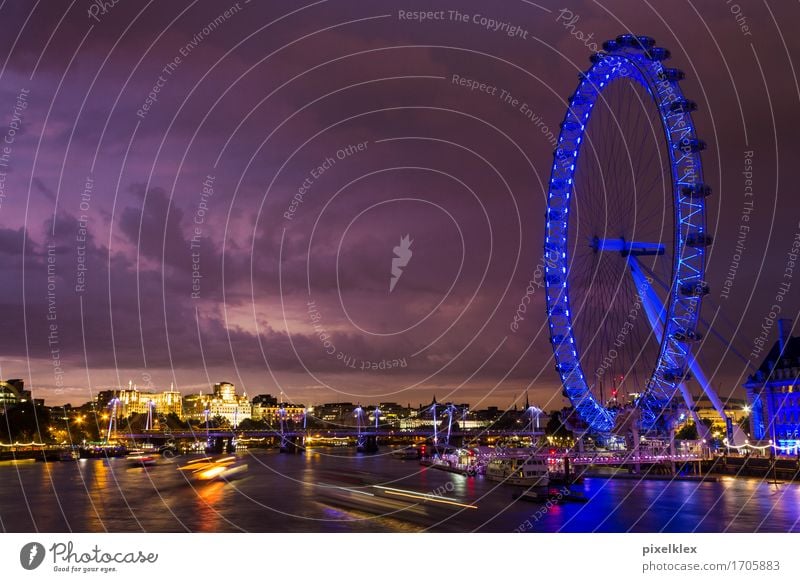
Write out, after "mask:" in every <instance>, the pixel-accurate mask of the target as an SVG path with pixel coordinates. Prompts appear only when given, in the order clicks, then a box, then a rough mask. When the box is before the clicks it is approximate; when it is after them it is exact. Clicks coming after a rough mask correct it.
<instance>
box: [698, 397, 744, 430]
mask: <svg viewBox="0 0 800 582" xmlns="http://www.w3.org/2000/svg"><path fill="white" fill-rule="evenodd" d="M694 402H695V412H697V416H698V417H699V418H700V420H704V421H711V428H712V430H719V431H720V432H723V433H724V432H725V431H726V430H727V424H726V422H725V419H723V418H721V417H720V415H719V413H718V412H717V409H716V408H714V406H713V405H712V404H711V401H710V400H709V398H708V396H706V395H705V394H703V395H702V396H698V397H696V398H695V401H694ZM723 404H724V406H725V408H724V411H725V416H726V417H728V418H730V419H731V420H732V421H733V424H737V425H738V424H741V422H742V420H744V419H745V418H746V417H747V407H746V404H747V403H746V402H745V401H744V400H741V399H739V398H728V399H727V400H724V401H723Z"/></svg>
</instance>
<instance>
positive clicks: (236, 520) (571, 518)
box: [0, 449, 800, 532]
mask: <svg viewBox="0 0 800 582" xmlns="http://www.w3.org/2000/svg"><path fill="white" fill-rule="evenodd" d="M239 455H240V456H241V457H243V458H244V459H246V460H247V462H248V465H249V467H248V472H247V474H246V476H245V477H244V478H241V479H237V480H235V481H231V482H207V483H202V484H199V485H196V484H192V483H190V482H188V481H187V479H186V477H185V475H184V473H182V472H180V471H178V470H177V467H178V465H179V464H181V463H183V462H185V461H187V460H189V459H190V458H191V457H176V458H175V459H171V460H170V459H160V460H159V463H158V464H157V465H156V466H153V467H150V468H147V469H144V468H131V467H130V466H129V464H128V463H127V462H126V461H125V460H124V459H111V460H81V461H76V462H72V463H70V462H60V463H36V462H19V463H11V462H5V463H0V528H1V529H2V530H3V531H5V532H37V531H38V532H69V531H71V532H106V531H108V532H136V531H148V532H237V531H249V532H418V531H446V532H468V531H480V532H514V531H532V532H627V531H633V532H797V531H800V484H797V483H793V484H780V485H774V484H770V483H768V482H765V481H762V480H759V479H737V478H732V477H719V481H717V482H702V483H698V482H686V481H671V482H664V481H646V480H645V481H637V480H621V479H599V478H588V479H586V480H585V481H584V482H583V483H581V484H579V485H574V486H573V491H575V492H577V493H580V494H583V495H584V496H585V498H586V499H587V501H586V502H584V503H579V502H563V503H557V504H550V505H543V504H541V503H534V502H530V501H517V500H515V499H514V498H513V497H512V494H513V493H515V492H519V491H520V489H519V488H517V487H513V486H509V485H503V484H498V483H494V482H490V481H488V480H486V479H485V478H484V477H463V476H461V475H455V474H451V473H445V472H442V471H439V470H436V469H428V468H425V467H422V466H420V465H419V464H418V463H417V462H416V461H402V460H398V459H394V458H391V457H390V456H389V455H388V454H376V455H357V454H355V453H354V452H353V451H352V450H346V449H319V450H312V451H309V452H307V453H306V454H304V455H286V454H280V453H278V452H277V451H251V452H245V453H239ZM337 476H338V477H341V478H343V479H351V480H353V481H358V480H359V479H363V478H364V477H367V480H368V481H369V482H370V483H372V484H377V485H381V486H384V487H391V488H392V489H396V491H394V492H393V494H394V495H396V496H399V497H401V498H402V499H406V498H408V494H409V492H411V493H412V494H413V493H414V492H417V493H422V494H425V493H434V494H437V495H440V496H442V497H443V498H446V499H447V500H452V501H453V503H447V504H446V505H443V506H442V507H438V506H437V507H436V510H435V511H430V510H428V509H427V508H426V507H424V508H422V509H419V507H420V506H416V508H417V509H415V510H414V511H411V510H409V511H393V510H392V508H391V507H390V508H388V509H387V507H386V506H385V505H381V504H378V503H377V502H374V499H373V498H370V497H368V496H367V495H366V494H365V495H355V494H350V493H348V495H353V496H355V497H357V498H358V503H357V504H356V505H353V504H352V503H341V502H340V501H339V500H337V499H336V498H335V497H332V496H330V495H327V492H329V491H330V490H331V489H330V487H329V486H327V487H326V485H327V484H329V483H331V482H333V481H335V480H336V478H337ZM356 476H357V478H356ZM403 492H406V493H403ZM409 499H410V501H408V503H411V504H414V503H416V502H415V501H414V500H413V498H409ZM395 503H396V502H395ZM465 506H470V507H465Z"/></svg>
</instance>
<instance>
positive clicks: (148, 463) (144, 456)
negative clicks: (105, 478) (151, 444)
mask: <svg viewBox="0 0 800 582" xmlns="http://www.w3.org/2000/svg"><path fill="white" fill-rule="evenodd" d="M125 460H126V461H128V465H129V466H131V467H152V466H153V465H155V464H156V457H155V455H153V454H151V453H148V452H146V451H144V450H142V449H134V450H131V451H129V452H128V456H127V457H125Z"/></svg>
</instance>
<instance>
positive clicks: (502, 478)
mask: <svg viewBox="0 0 800 582" xmlns="http://www.w3.org/2000/svg"><path fill="white" fill-rule="evenodd" d="M486 478H487V479H489V480H490V481H497V482H499V483H506V484H508V485H522V486H525V487H547V485H549V484H550V474H549V471H548V468H547V460H546V459H544V458H542V457H537V456H533V455H530V456H513V455H508V456H496V457H494V458H493V459H492V460H491V461H489V463H488V465H486Z"/></svg>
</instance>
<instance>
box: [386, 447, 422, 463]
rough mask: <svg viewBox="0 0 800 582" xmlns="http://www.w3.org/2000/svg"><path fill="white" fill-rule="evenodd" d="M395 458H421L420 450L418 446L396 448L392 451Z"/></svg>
mask: <svg viewBox="0 0 800 582" xmlns="http://www.w3.org/2000/svg"><path fill="white" fill-rule="evenodd" d="M391 455H392V457H394V458H395V459H415V460H416V459H419V457H420V450H419V449H418V448H417V447H414V446H409V447H402V448H399V449H395V450H393V451H392V453H391Z"/></svg>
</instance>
